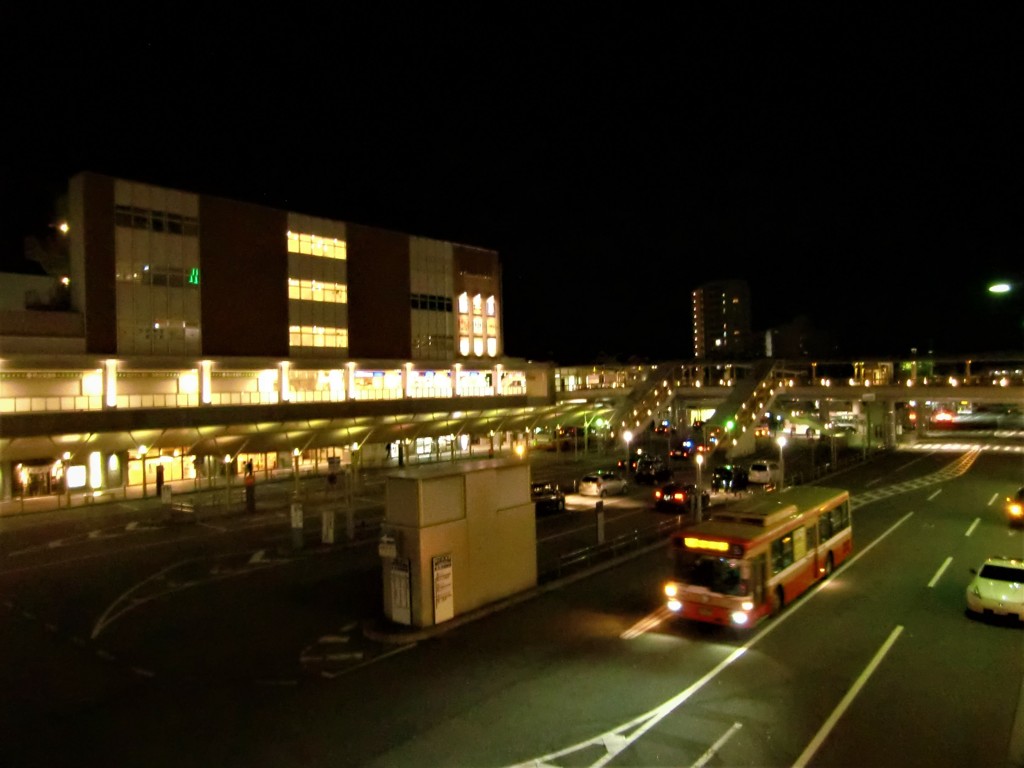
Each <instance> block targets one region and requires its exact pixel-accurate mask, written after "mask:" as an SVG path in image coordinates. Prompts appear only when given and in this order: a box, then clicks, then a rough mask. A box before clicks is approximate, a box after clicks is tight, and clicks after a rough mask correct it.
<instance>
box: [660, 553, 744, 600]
mask: <svg viewBox="0 0 1024 768" xmlns="http://www.w3.org/2000/svg"><path fill="white" fill-rule="evenodd" d="M745 570H746V568H744V566H743V561H742V560H737V559H735V558H730V557H715V556H713V555H702V554H698V553H695V552H682V553H680V556H679V557H678V558H677V559H676V567H675V577H676V578H677V579H678V580H679V581H681V582H683V583H685V584H689V585H690V586H694V587H704V588H705V589H708V590H710V591H711V592H717V593H718V594H721V595H740V596H742V595H747V594H749V593H750V586H749V581H748V579H747V574H746V573H744V571H745Z"/></svg>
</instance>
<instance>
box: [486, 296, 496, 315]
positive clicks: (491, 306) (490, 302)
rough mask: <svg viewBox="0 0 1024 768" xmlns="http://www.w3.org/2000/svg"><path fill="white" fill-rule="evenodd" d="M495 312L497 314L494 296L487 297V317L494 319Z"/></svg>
mask: <svg viewBox="0 0 1024 768" xmlns="http://www.w3.org/2000/svg"><path fill="white" fill-rule="evenodd" d="M495 312H496V304H495V302H494V297H493V296H488V297H487V316H488V317H494V315H495Z"/></svg>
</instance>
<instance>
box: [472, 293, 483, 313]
mask: <svg viewBox="0 0 1024 768" xmlns="http://www.w3.org/2000/svg"><path fill="white" fill-rule="evenodd" d="M482 312H483V299H481V298H480V294H479V293H478V294H476V295H474V296H473V314H474V315H479V314H481V313H482Z"/></svg>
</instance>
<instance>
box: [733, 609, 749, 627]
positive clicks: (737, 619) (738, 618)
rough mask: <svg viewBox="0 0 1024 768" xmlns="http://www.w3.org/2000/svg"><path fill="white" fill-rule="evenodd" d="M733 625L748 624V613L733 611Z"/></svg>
mask: <svg viewBox="0 0 1024 768" xmlns="http://www.w3.org/2000/svg"><path fill="white" fill-rule="evenodd" d="M732 623H733V624H739V625H743V624H746V623H747V612H746V611H733V612H732Z"/></svg>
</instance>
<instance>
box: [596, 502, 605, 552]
mask: <svg viewBox="0 0 1024 768" xmlns="http://www.w3.org/2000/svg"><path fill="white" fill-rule="evenodd" d="M594 511H595V512H597V543H598V544H604V502H603V501H599V502H597V504H596V505H595V507H594Z"/></svg>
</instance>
